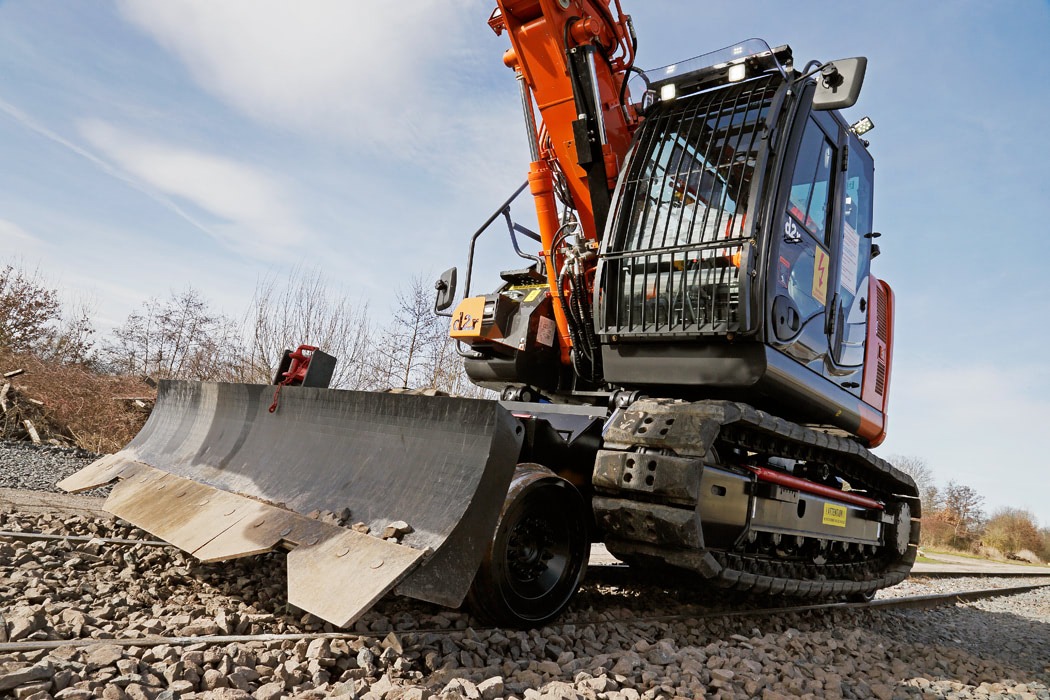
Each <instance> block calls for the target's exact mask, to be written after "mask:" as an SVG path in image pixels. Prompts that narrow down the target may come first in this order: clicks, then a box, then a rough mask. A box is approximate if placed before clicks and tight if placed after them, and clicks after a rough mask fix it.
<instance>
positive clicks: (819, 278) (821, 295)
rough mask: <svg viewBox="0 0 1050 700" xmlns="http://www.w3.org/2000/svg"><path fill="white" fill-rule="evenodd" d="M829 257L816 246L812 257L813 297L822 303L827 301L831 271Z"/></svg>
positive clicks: (824, 303)
mask: <svg viewBox="0 0 1050 700" xmlns="http://www.w3.org/2000/svg"><path fill="white" fill-rule="evenodd" d="M830 267H831V259H830V258H829V257H828V254H827V253H826V252H825V251H824V249H823V248H821V247H820V246H819V245H818V246H817V250H816V253H815V254H814V258H813V295H812V296H813V299H814V300H815V301H818V302H820V304H822V305H826V304H827V303H828V275H829V273H830V272H831V271H830V270H829V269H828V268H830Z"/></svg>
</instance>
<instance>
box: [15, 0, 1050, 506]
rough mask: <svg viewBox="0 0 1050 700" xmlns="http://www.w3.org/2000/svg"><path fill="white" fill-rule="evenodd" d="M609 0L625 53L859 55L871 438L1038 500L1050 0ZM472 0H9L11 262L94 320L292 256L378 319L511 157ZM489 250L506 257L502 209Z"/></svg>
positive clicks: (233, 297) (1043, 501)
mask: <svg viewBox="0 0 1050 700" xmlns="http://www.w3.org/2000/svg"><path fill="white" fill-rule="evenodd" d="M623 3H624V5H625V8H624V9H625V10H626V11H627V12H629V13H631V14H632V15H633V17H634V21H635V26H636V28H637V30H638V34H639V42H640V47H639V65H641V66H643V67H655V66H661V65H665V64H667V63H671V62H675V61H678V60H681V59H684V58H688V57H691V56H694V55H697V54H701V53H705V52H707V51H711V50H714V49H717V48H721V47H722V46H725V45H727V44H730V43H733V42H735V41H737V40H740V39H743V38H746V37H750V36H758V37H763V38H765V39H767V40H768V41H769V42H770V43H771V44H778V43H790V44H791V45H792V47H793V48H794V50H795V56H796V58H797V59H798V60H799V61H801V62H804V61H806V60H809V59H810V58H820V59H833V58H841V57H846V56H854V55H865V56H867V57H868V58H869V67H868V76H867V80H866V85H865V88H864V92H863V94H862V95H861V99H860V102H859V103H858V105H857V106H856V107H854V108H853V109H852V110H850V111H849V113H848V114H847V118H850V119H857V118H859V117H861V116H863V115H865V114H866V115H870V116H871V118H872V119H873V120H874V122H875V124H876V129H875V131H873V132H872V133H871V134H870V136H869V138H870V140H871V144H872V145H871V151H872V153H873V155H874V157H875V162H876V205H875V222H876V229H877V230H879V231H881V232H882V233H883V237H882V238H881V239H880V243H881V246H882V250H883V255H882V256H881V257H880V258H878V260H877V261H876V262H875V266H874V270H875V272H876V274H878V275H880V276H881V277H883V278H885V279H887V280H889V281H890V282H891V284H892V285H893V286H894V289H895V291H896V293H897V301H898V315H897V341H896V356H895V364H894V368H893V377H892V384H891V407H890V438H889V440H888V441H887V442H886V444H885V446H884V447H882V448H880V450H879V452H880V454H883V455H891V454H906V455H912V456H916V457H922V458H924V459H925V460H926V461H927V462H928V464H929V465H930V467H931V468H932V469H933V471H934V473H935V475H936V477H937V479H938V481H940V482H942V483H943V482H947V481H948V480H949V479H956V480H958V481H960V482H962V483H965V484H968V485H971V486H973V487H974V488H976V489H977V490H979V491H980V492H981V493H983V494H984V495H985V497H986V500H987V506H988V509H989V510H993V509H994V508H996V507H1000V506H1017V507H1023V508H1028V509H1029V510H1031V511H1033V512H1034V513H1035V514H1036V515H1037V516H1038V518H1039V520H1040V522H1041V523H1042V524H1044V525H1050V486H1048V479H1047V473H1048V470H1047V468H1046V465H1045V462H1046V458H1045V457H1044V452H1045V450H1044V449H1043V447H1042V445H1041V443H1040V442H1039V439H1040V438H1041V436H1042V432H1043V431H1044V430H1046V428H1045V427H1044V425H1045V423H1046V421H1047V420H1048V419H1050V399H1048V398H1047V397H1048V396H1050V370H1048V368H1047V366H1046V362H1045V357H1046V356H1047V351H1046V347H1047V346H1048V344H1050V332H1048V330H1047V324H1046V321H1045V319H1046V318H1047V317H1048V316H1050V281H1048V275H1047V273H1046V270H1047V267H1048V264H1050V261H1048V257H1050V256H1048V255H1047V254H1048V253H1050V245H1048V243H1047V235H1048V234H1047V232H1046V220H1047V217H1046V210H1047V204H1048V200H1050V175H1048V174H1047V173H1048V172H1050V170H1048V167H1047V163H1048V162H1050V146H1048V145H1047V144H1048V141H1047V138H1046V136H1045V135H1043V134H1042V129H1041V127H1042V126H1043V124H1044V122H1045V120H1046V115H1047V114H1048V113H1050V67H1048V62H1050V55H1048V54H1047V52H1046V50H1045V46H1046V45H1047V37H1048V36H1050V4H1048V3H1047V2H1046V1H1045V0H1010V1H1008V2H1001V3H994V4H993V3H986V2H976V1H973V0H952V1H951V2H948V1H945V2H922V3H916V2H881V3H866V4H865V3H850V4H847V5H844V4H842V3H832V2H806V1H800V2H795V3H790V5H785V4H784V3H774V2H747V3H745V2H728V1H725V0H712V1H709V2H703V3H699V2H698V3H693V2H670V1H659V0H644V2H643V1H641V0H634V1H633V2H632V1H631V0H623ZM788 7H790V11H788V10H787V9H786V8H788ZM490 11H491V6H490V4H489V3H487V2H480V1H476V0H431V1H424V0H417V1H413V2H407V3H368V4H364V3H347V2H335V1H332V2H325V1H320V0H317V1H314V2H310V3H288V2H286V3H279V2H269V1H260V0H239V1H236V2H234V1H229V2H203V1H199V2H188V1H186V0H165V2H162V3H158V2H146V1H144V0H143V1H135V2H131V1H129V2H82V1H68V2H59V1H57V0H5V1H3V2H0V262H6V261H8V260H16V261H21V262H22V263H24V264H28V265H30V266H39V267H40V268H41V270H43V271H44V272H45V273H46V274H47V275H48V276H49V279H50V280H51V281H52V283H53V284H55V285H57V286H59V287H60V288H61V289H62V290H63V293H64V294H65V295H66V297H67V298H68V299H82V300H86V301H88V302H90V303H92V304H93V305H94V307H95V308H96V309H97V321H98V325H99V326H100V328H102V329H108V328H111V327H113V326H114V325H117V324H119V323H120V322H121V321H122V320H123V319H124V318H125V317H126V316H127V314H128V313H129V312H130V311H132V310H133V309H135V308H136V307H137V306H138V305H139V304H140V303H141V302H142V301H143V300H144V299H146V298H148V297H150V296H155V295H159V296H166V295H167V294H168V293H169V292H170V291H172V290H177V289H184V288H185V287H186V286H187V285H192V286H193V287H195V288H197V289H198V290H200V291H201V292H202V293H203V294H204V295H205V296H206V297H207V298H208V299H210V300H212V302H213V303H214V304H215V305H216V306H217V307H219V308H221V309H223V310H225V311H226V312H227V313H230V314H234V315H236V314H239V313H241V312H242V311H243V310H244V309H245V308H246V307H247V304H248V302H249V300H250V298H251V295H252V292H253V291H254V289H255V285H256V283H257V281H258V280H259V279H260V278H261V277H265V276H267V275H271V274H281V273H282V272H283V271H284V270H286V269H288V268H289V267H291V266H294V265H306V266H317V267H319V268H320V269H321V270H322V271H323V272H324V274H325V275H326V276H327V277H328V278H329V279H330V280H332V281H333V282H334V283H336V284H337V285H339V286H340V287H341V288H342V289H343V290H344V291H345V292H346V293H347V294H349V295H351V296H352V297H354V298H355V299H359V300H361V301H362V302H368V303H369V304H370V307H371V309H372V311H373V314H374V315H377V316H380V317H381V316H382V315H383V314H384V313H385V312H386V310H387V309H388V307H389V304H390V300H391V297H392V290H393V289H394V288H395V287H396V286H397V285H399V284H405V283H407V281H408V280H409V279H410V278H411V277H412V275H414V274H417V273H423V274H426V275H428V276H429V275H436V273H437V272H439V271H440V270H442V269H444V268H445V267H447V266H449V265H452V264H459V265H462V263H463V258H464V256H465V249H466V239H467V236H469V234H470V233H471V232H472V231H473V230H474V228H476V226H477V225H478V224H479V223H480V222H481V221H482V220H483V219H484V218H485V217H486V216H487V215H488V214H489V213H490V212H491V211H492V209H493V208H495V206H496V205H498V203H499V202H500V201H502V199H503V198H504V197H505V196H506V195H507V194H509V193H510V192H511V191H513V190H514V189H515V188H516V187H517V185H518V184H519V183H521V182H522V181H523V180H524V174H525V169H526V167H527V158H528V155H527V153H528V152H527V149H526V146H525V142H524V137H523V135H522V134H523V131H522V127H521V123H520V117H519V110H518V102H517V92H516V85H515V82H514V80H513V76H512V74H511V73H510V71H508V70H507V69H506V68H504V67H503V65H502V63H501V61H500V57H501V54H502V51H503V49H504V48H505V47H506V45H507V44H506V39H505V37H502V38H501V37H496V36H495V35H494V34H493V33H492V32H491V31H490V30H489V29H488V27H487V26H486V25H485V20H486V19H487V18H488V15H489V13H490ZM517 211H518V212H519V213H521V214H522V216H523V217H524V216H526V214H527V202H524V201H522V203H521V205H519V206H518V207H517ZM480 264H481V265H482V266H487V267H488V268H489V269H490V270H491V271H493V272H494V271H495V270H498V269H501V268H502V267H510V266H514V265H515V263H514V260H513V258H512V257H510V255H509V251H508V250H507V249H506V247H505V244H504V240H503V239H502V238H499V237H498V236H493V239H492V240H491V241H489V242H487V243H486V244H485V245H484V246H483V250H482V252H481V259H480ZM482 279H483V280H493V279H495V275H494V274H489V275H488V276H484V277H482ZM475 289H478V287H475Z"/></svg>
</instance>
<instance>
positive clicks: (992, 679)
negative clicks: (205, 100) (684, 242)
mask: <svg viewBox="0 0 1050 700" xmlns="http://www.w3.org/2000/svg"><path fill="white" fill-rule="evenodd" d="M17 455H28V456H29V458H28V459H27V460H26V463H27V465H28V466H27V467H23V468H22V469H23V471H25V470H27V469H31V470H32V471H34V474H33V475H32V476H31V477H29V476H26V475H24V474H23V475H21V476H19V475H18V474H17V472H18V471H19V467H18V464H17V461H16V459H15V457H13V456H17ZM89 462H90V458H89V457H83V456H80V457H78V456H75V455H67V454H53V453H51V452H48V451H36V452H34V451H31V450H22V449H21V448H10V447H7V448H4V449H0V487H13V488H27V487H28V486H27V485H28V484H31V483H37V480H39V479H40V478H42V477H41V472H43V471H45V470H50V469H54V470H56V472H55V473H54V474H53V475H52V476H49V477H47V478H52V479H54V478H63V477H64V476H67V475H68V474H69V473H72V471H75V470H76V469H77V468H79V467H80V466H84V465H86V464H87V463H89ZM0 529H2V530H23V531H33V532H51V533H57V534H76V535H93V536H96V537H118V538H143V539H146V538H150V537H149V535H147V534H146V533H144V532H142V531H140V530H137V529H136V528H134V527H132V526H130V525H127V524H126V523H123V522H121V521H118V520H116V519H114V518H91V517H85V516H73V517H69V518H65V519H63V518H61V517H58V516H51V515H46V514H45V515H39V514H26V513H17V512H5V513H2V514H0ZM1042 581H1044V579H1031V578H1026V579H1023V580H1011V579H992V580H989V579H931V580H921V579H912V580H909V581H908V582H906V583H905V584H902V586H901V587H900V590H897V589H890V590H888V591H883V592H881V593H880V597H882V596H892V595H898V594H900V593H902V592H906V593H908V594H911V595H914V594H925V593H936V592H949V591H961V590H972V589H975V588H985V587H989V586H990V585H993V584H994V585H1004V586H1005V585H1021V584H1034V583H1038V582H1042ZM1046 581H1050V579H1047V580H1046ZM340 585H346V584H338V583H336V584H333V595H337V594H338V591H339V586H340ZM718 595H719V594H718V593H717V592H713V591H710V590H708V591H680V590H674V589H670V588H664V587H662V586H660V585H659V584H657V583H654V582H652V581H639V582H638V583H637V584H636V585H608V584H606V583H603V582H602V578H601V576H600V574H599V573H598V572H596V576H595V578H594V580H592V582H591V583H589V584H588V585H587V586H586V587H585V589H584V590H583V591H581V594H580V595H579V596H578V597H577V599H576V601H575V602H574V604H573V605H572V606H571V607H570V609H569V610H568V611H567V613H566V615H564V616H563V618H562V619H560V620H559V621H558V624H554V625H551V626H548V627H544V628H542V629H538V630H529V631H521V630H507V629H490V628H485V627H483V626H482V625H481V624H480V623H478V622H477V621H476V620H475V619H474V618H472V617H471V616H470V615H469V614H467V613H465V612H462V611H455V610H447V609H445V608H440V607H437V606H430V605H426V604H422V603H419V602H417V601H412V600H408V599H402V598H397V597H394V596H389V597H387V598H386V599H384V600H383V601H381V602H380V604H379V605H378V606H377V607H376V608H375V609H373V610H372V611H370V612H369V613H367V614H366V615H365V616H364V617H363V618H362V619H361V620H360V621H358V622H357V623H356V624H355V626H354V628H353V630H351V631H350V632H351V633H350V634H349V635H345V636H344V637H342V638H338V639H321V638H308V639H299V640H287V639H286V640H269V641H251V642H237V643H228V644H217V643H214V642H209V641H207V640H206V639H201V640H200V641H196V640H192V641H193V643H190V644H182V643H181V642H179V643H176V642H174V641H172V642H171V643H167V642H166V643H162V644H152V643H150V644H147V643H145V642H144V641H143V642H142V643H139V644H134V643H129V644H119V645H118V644H114V643H113V640H114V639H129V638H131V639H144V638H147V637H154V636H165V637H171V638H175V637H190V636H201V635H257V634H280V633H285V634H287V633H304V634H307V635H310V634H318V633H324V632H336V631H338V630H334V629H333V628H332V627H331V626H330V625H328V624H326V623H324V622H323V621H321V620H318V619H317V618H314V617H313V616H310V615H308V614H305V613H303V612H301V611H298V610H296V609H294V608H291V607H290V606H288V604H287V603H286V598H285V563H284V556H283V555H282V554H279V553H274V554H268V555H264V556H261V557H253V558H249V559H244V560H238V561H232V562H223V563H219V564H207V565H205V564H200V563H198V562H196V561H195V560H193V559H192V557H189V556H187V555H185V554H183V553H182V552H180V551H179V550H177V549H174V548H171V547H147V546H144V545H134V546H130V547H129V546H108V545H104V544H102V543H100V542H76V543H70V542H58V543H56V542H53V541H52V542H25V541H18V540H3V539H0V614H2V616H3V618H4V619H3V620H2V621H0V622H2V624H0V644H2V643H12V642H15V643H25V642H46V641H48V640H54V641H59V642H61V641H67V642H74V641H75V642H77V643H78V644H79V643H81V642H83V643H87V644H88V645H87V646H73V645H72V644H67V645H59V646H58V647H57V648H51V649H39V650H33V651H14V650H11V647H10V646H8V647H6V649H7V650H6V651H0V697H14V698H33V699H34V700H43V699H45V698H49V697H54V698H89V697H104V698H117V699H122V698H134V699H139V698H147V699H150V700H157V699H159V698H163V699H165V700H167V699H168V698H177V697H183V698H246V697H255V698H265V699H270V698H278V697H302V698H322V697H335V696H342V697H348V698H368V699H369V700H397V699H399V698H402V699H405V700H421V699H423V698H428V697H438V698H469V699H471V700H474V699H482V698H484V699H485V700H494V699H495V698H499V697H507V698H510V697H514V698H519V699H524V698H595V699H600V700H640V699H641V698H658V697H659V698H676V697H680V698H694V697H722V698H750V697H758V698H785V697H813V698H820V697H831V698H834V697H842V698H869V697H875V698H896V697H901V698H913V697H914V698H923V697H928V698H934V697H958V698H966V697H1001V698H1007V697H1010V698H1050V691H1048V690H1047V683H1048V681H1050V651H1048V650H1050V624H1048V623H1050V589H1040V590H1037V591H1033V592H1030V593H1026V594H1023V595H1020V596H1015V597H1010V598H996V599H989V600H985V601H980V602H977V603H970V604H966V605H955V606H952V607H943V608H938V609H935V610H908V611H871V610H859V611H841V610H840V611H836V612H833V613H805V614H788V615H782V616H779V617H776V618H770V617H761V616H746V617H725V616H716V617H713V618H711V619H702V620H701V619H691V620H690V619H685V620H656V619H648V618H654V617H658V616H667V615H674V614H677V613H680V612H683V611H685V612H689V613H692V614H703V613H709V612H711V611H712V610H715V611H718V610H721V609H722V608H724V607H736V608H739V607H740V606H741V605H747V604H753V601H746V600H741V599H733V600H730V599H719V598H718V597H717V596H718ZM434 630H437V631H434ZM2 649H5V647H3V646H0V650H2Z"/></svg>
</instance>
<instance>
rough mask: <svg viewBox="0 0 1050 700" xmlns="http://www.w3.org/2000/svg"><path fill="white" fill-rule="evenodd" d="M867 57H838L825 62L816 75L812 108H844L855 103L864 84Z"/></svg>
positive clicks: (821, 109) (820, 109) (822, 109)
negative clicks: (835, 59) (815, 88)
mask: <svg viewBox="0 0 1050 700" xmlns="http://www.w3.org/2000/svg"><path fill="white" fill-rule="evenodd" d="M867 67H868V59H867V58H865V57H864V56H858V57H856V58H840V59H839V60H837V61H829V62H827V63H825V64H824V65H823V66H822V67H821V69H820V73H819V75H818V76H817V91H816V92H815V93H813V109H815V110H819V111H824V110H831V109H846V108H847V107H852V106H853V105H855V104H856V103H857V98H858V97H860V88H861V86H862V85H863V84H864V71H865V70H866V69H867Z"/></svg>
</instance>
